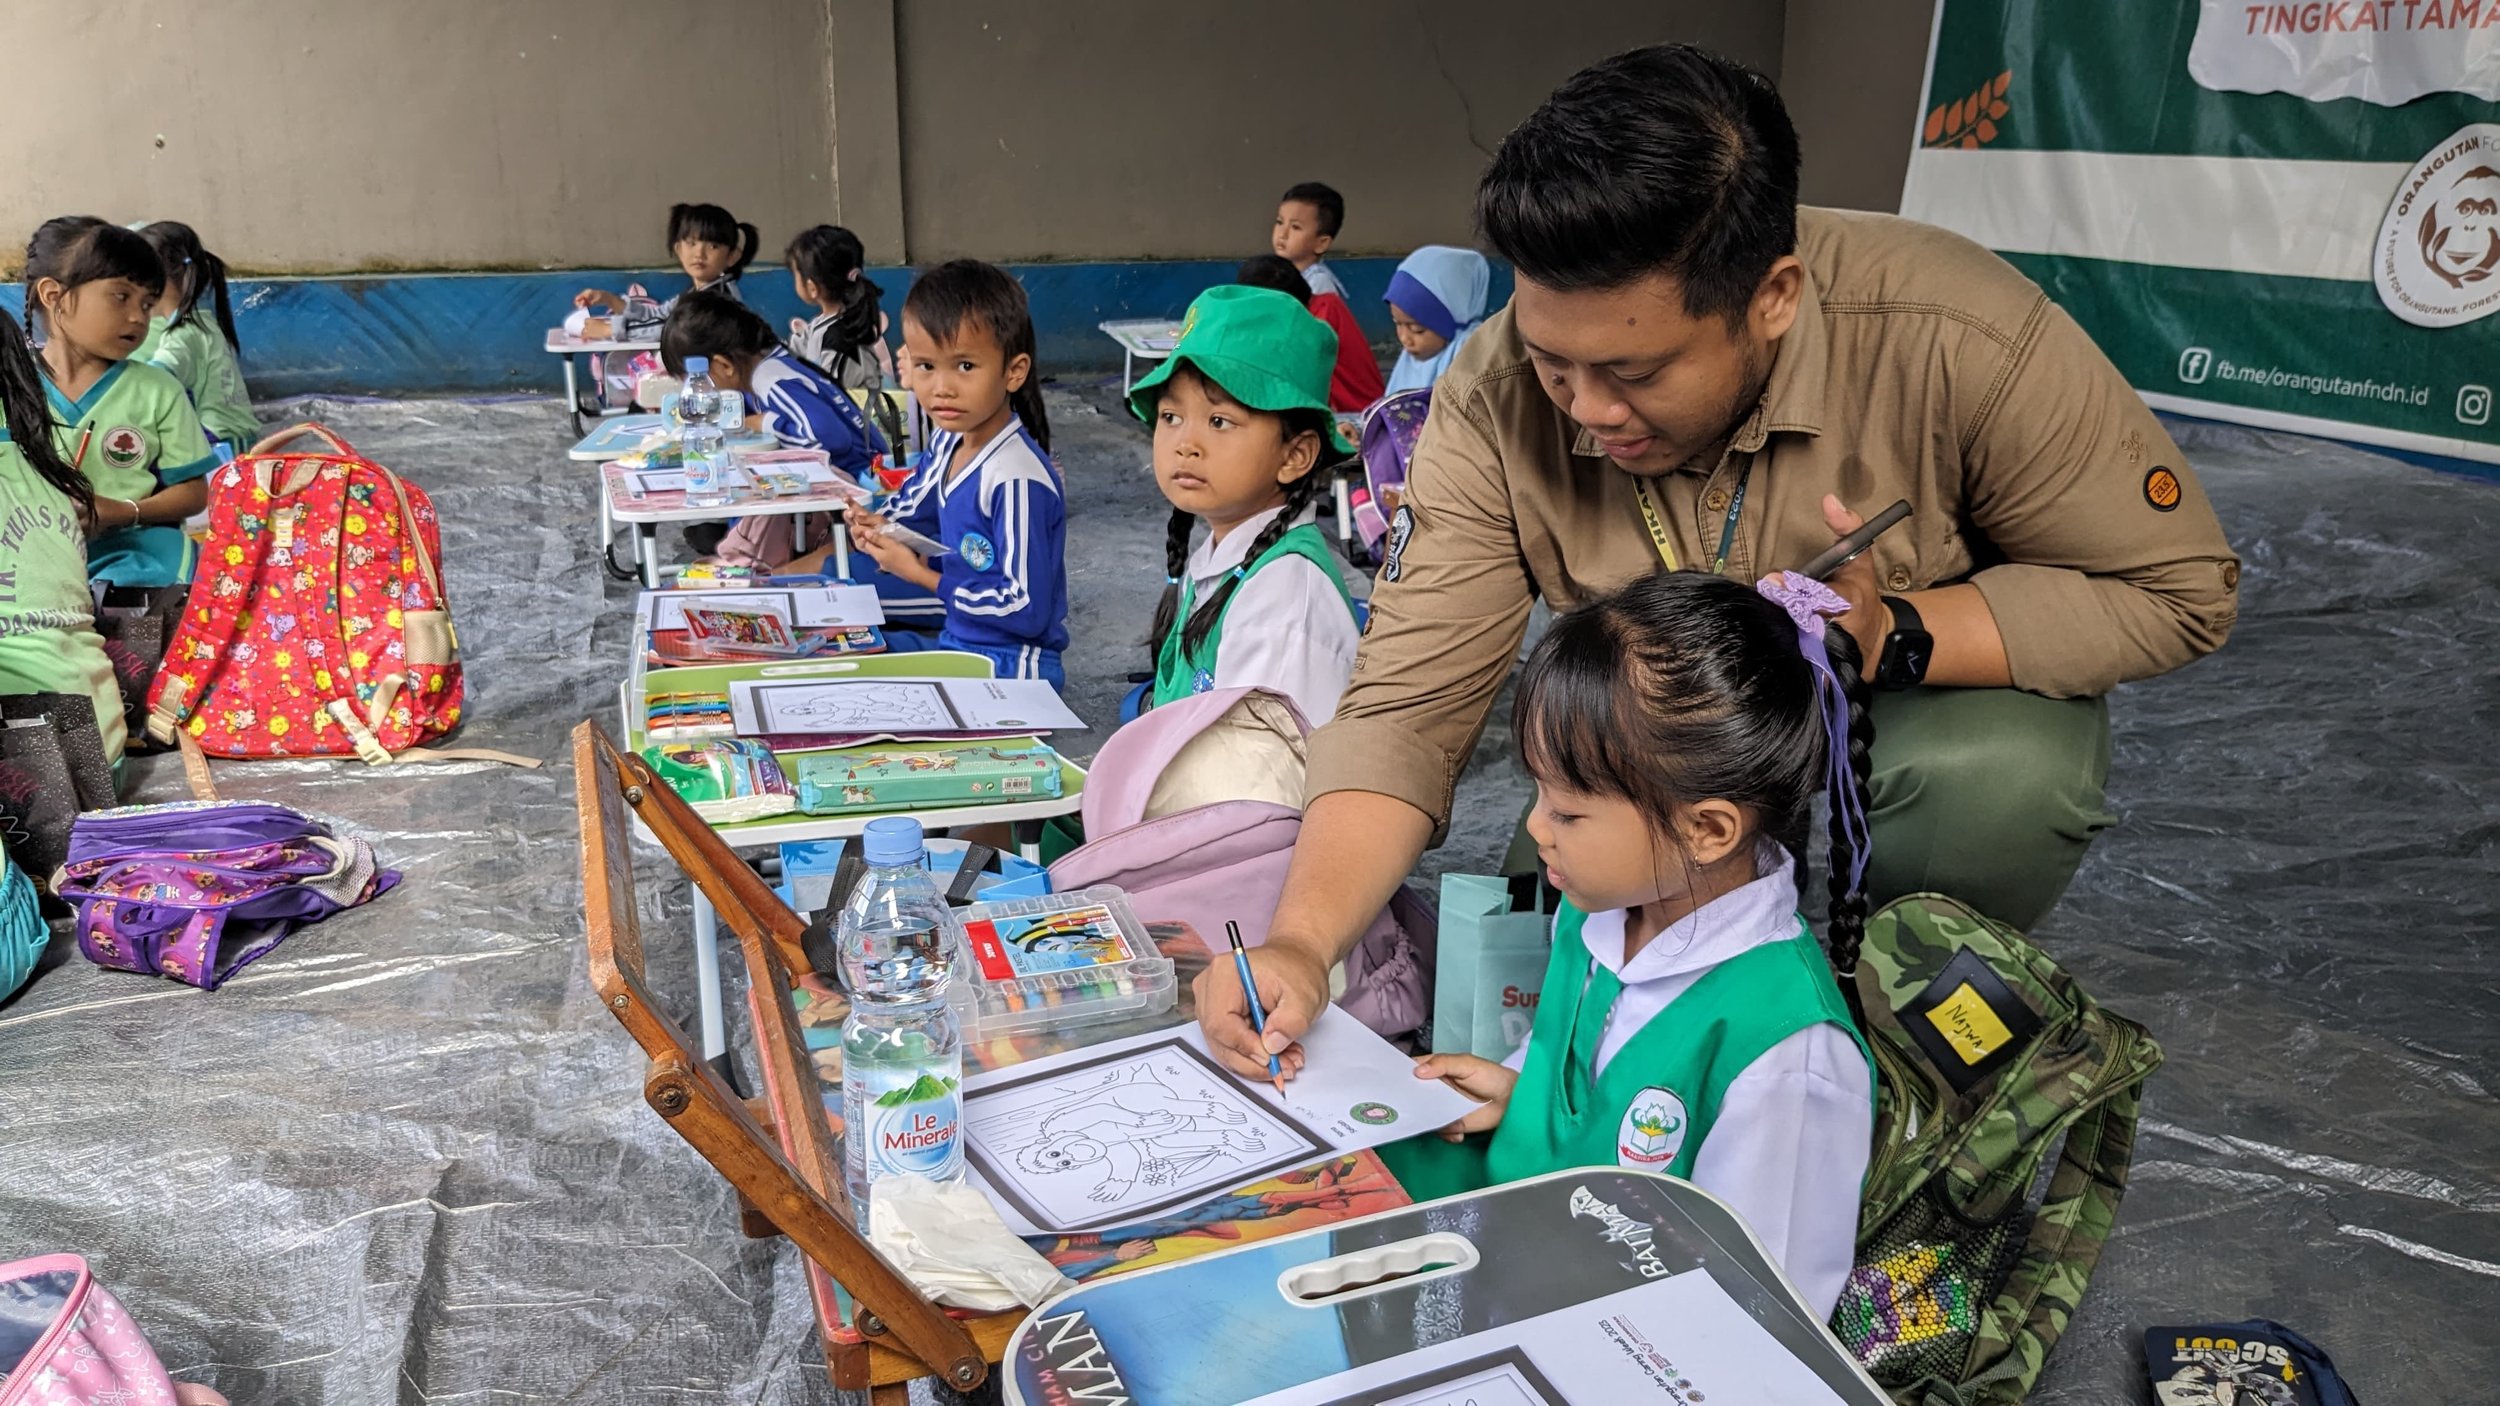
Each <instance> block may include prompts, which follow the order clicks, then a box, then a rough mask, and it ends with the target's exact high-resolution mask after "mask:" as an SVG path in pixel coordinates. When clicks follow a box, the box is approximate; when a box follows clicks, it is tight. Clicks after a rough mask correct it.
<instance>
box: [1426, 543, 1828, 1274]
mask: <svg viewBox="0 0 2500 1406" xmlns="http://www.w3.org/2000/svg"><path fill="white" fill-rule="evenodd" d="M1845 609H1847V606H1846V605H1845V603H1843V602H1842V600H1841V599H1840V597H1839V596H1837V595H1835V594H1833V593H1832V591H1831V590H1830V588H1828V587H1826V586H1824V585H1822V584H1821V583H1820V582H1817V581H1814V580H1812V579H1810V578H1807V577H1803V576H1797V575H1794V574H1793V573H1783V574H1782V575H1781V576H1778V577H1773V578H1770V579H1768V580H1766V581H1764V582H1763V583H1762V585H1761V586H1760V587H1759V588H1752V587H1747V586H1744V585H1742V584H1740V583H1738V582H1734V581H1729V580H1727V579H1725V578H1722V577H1718V576H1712V575H1707V574H1704V573H1699V572H1675V573H1668V574H1664V575H1659V576H1652V577H1649V578H1647V579H1644V580H1641V581H1638V582H1635V583H1634V584H1632V585H1631V586H1628V587H1626V588H1624V590H1622V591H1621V592H1620V593H1618V594H1616V595H1613V596H1610V597H1606V598H1604V599H1601V600H1598V601H1595V602H1593V603H1591V604H1589V605H1587V606H1584V607H1582V608H1581V609H1579V610H1576V611H1573V612H1572V613H1571V614H1569V615H1567V616H1565V617H1563V618H1562V619H1561V620H1560V621H1558V622H1556V624H1555V626H1554V628H1553V630H1552V631H1551V632H1549V633H1548V634H1547V635H1546V636H1545V638H1544V639H1543V640H1542V641H1540V642H1539V643H1538V645H1537V648H1536V651H1535V653H1534V654H1533V655H1532V656H1531V657H1530V658H1529V661H1528V665H1527V668H1526V670H1525V671H1524V672H1523V673H1522V674H1521V676H1520V682H1519V701H1518V705H1517V716H1516V727H1517V730H1518V735H1519V745H1520V752H1521V755H1522V757H1523V758H1524V759H1525V761H1526V763H1527V767H1528V770H1529V772H1530V773H1531V774H1532V775H1534V776H1535V778H1536V783H1537V803H1536V808H1535V810H1534V811H1533V812H1532V813H1531V814H1530V816H1529V819H1528V831H1529V833H1530V834H1531V835H1532V836H1534V837H1535V839H1536V842H1537V851H1538V857H1539V859H1540V860H1542V861H1543V863H1544V864H1545V866H1546V870H1547V877H1548V879H1549V880H1550V882H1551V883H1552V884H1553V886H1554V887H1555V888H1556V889H1558V890H1560V891H1561V893H1562V895H1563V897H1564V898H1565V900H1566V902H1565V904H1564V905H1563V908H1562V910H1561V912H1560V914H1559V916H1558V917H1557V918H1556V920H1555V924H1554V955H1553V960H1552V963H1551V965H1550V966H1549V967H1548V968H1547V971H1546V977H1545V987H1544V990H1543V993H1542V995H1541V996H1540V998H1539V1000H1538V1003H1537V1013H1536V1024H1535V1026H1534V1027H1533V1029H1532V1030H1531V1032H1530V1034H1529V1036H1528V1040H1527V1043H1526V1044H1525V1045H1523V1046H1522V1047H1521V1048H1520V1050H1519V1051H1518V1052H1517V1053H1515V1054H1514V1055H1512V1057H1511V1058H1510V1059H1509V1060H1508V1061H1506V1062H1504V1063H1502V1064H1496V1063H1493V1062H1492V1061H1490V1060H1485V1059H1479V1058H1476V1057H1474V1056H1471V1055H1430V1056H1426V1057H1425V1058H1423V1059H1421V1060H1418V1061H1417V1062H1416V1066H1415V1072H1416V1074H1417V1076H1418V1077H1421V1078H1435V1079H1447V1080H1449V1081H1450V1082H1451V1083H1453V1084H1455V1085H1457V1086H1458V1087H1459V1088H1460V1089H1462V1090H1464V1091H1466V1092H1467V1093H1469V1094H1471V1095H1473V1096H1475V1097H1476V1098H1479V1099H1482V1100H1484V1106H1483V1107H1481V1108H1479V1109H1477V1110H1476V1111H1475V1112H1474V1113H1471V1114H1469V1115H1468V1116H1467V1117H1466V1118H1465V1119H1463V1120H1462V1121H1460V1122H1459V1123H1457V1124H1455V1125H1453V1126H1452V1127H1451V1128H1449V1129H1446V1130H1444V1132H1443V1133H1442V1138H1443V1139H1445V1140H1446V1141H1440V1142H1436V1141H1434V1140H1432V1139H1430V1138H1418V1139H1414V1140H1412V1141H1409V1142H1406V1143H1401V1144H1396V1145H1395V1146H1393V1147H1392V1148H1391V1149H1390V1150H1389V1152H1388V1160H1389V1163H1390V1169H1391V1170H1392V1171H1394V1172H1395V1173H1396V1174H1397V1176H1398V1179H1399V1181H1400V1182H1401V1183H1402V1184H1404V1185H1405V1187H1406V1189H1407V1190H1408V1191H1409V1192H1410V1193H1411V1194H1413V1195H1414V1196H1415V1197H1416V1199H1418V1200H1422V1199H1424V1198H1426V1197H1429V1196H1438V1195H1446V1194H1449V1193H1451V1192H1453V1191H1457V1190H1463V1189H1469V1188H1472V1187H1476V1186H1482V1185H1489V1184H1494V1183H1499V1182H1505V1181H1514V1180H1517V1179H1519V1178H1521V1177H1527V1176H1534V1175H1537V1174H1539V1173H1543V1172H1551V1171H1559V1170H1562V1169H1565V1168H1569V1167H1577V1166H1590V1165H1621V1166H1625V1167H1633V1168H1638V1169H1642V1170H1647V1171H1655V1172H1664V1173H1667V1174H1670V1175H1673V1176H1679V1177H1684V1178H1686V1179H1688V1180H1690V1181H1692V1182H1693V1183H1694V1184H1696V1185H1698V1186H1700V1187H1701V1188H1703V1189H1704V1190H1706V1191H1709V1192H1711V1193H1712V1194H1713V1195H1716V1196H1718V1197H1719V1198H1720V1199H1721V1200H1723V1201H1726V1202H1727V1203H1728V1204H1729V1205H1731V1206H1733V1207H1734V1208H1735V1209H1736V1211H1737V1212H1738V1213H1739V1214H1740V1215H1742V1216H1743V1217H1744V1218H1745V1220H1746V1221H1747V1223H1748V1224H1749V1225H1751V1226H1752V1228H1753V1230H1754V1233H1755V1234H1756V1235H1758V1236H1759V1237H1761V1240H1762V1242H1763V1245H1764V1248H1765V1249H1766V1250H1768V1251H1769V1252H1770V1254H1771V1257H1772V1258H1773V1259H1774V1260H1776V1261H1777V1262H1779V1264H1780V1265H1781V1266H1782V1268H1784V1269H1785V1270H1786V1271H1787V1273H1788V1277H1789V1279H1790V1280H1791V1281H1793V1282H1794V1283H1795V1284H1796V1286H1797V1288H1798V1290H1799V1291H1800V1293H1802V1294H1803V1296H1804V1298H1805V1300H1806V1302H1807V1303H1808V1304H1810V1305H1814V1306H1816V1307H1818V1308H1819V1309H1820V1310H1821V1311H1823V1312H1827V1313H1828V1312H1829V1311H1830V1309H1831V1307H1832V1305H1833V1304H1834V1303H1835V1302H1836V1301H1837V1300H1838V1298H1839V1296H1840V1290H1841V1287H1842V1285H1843V1284H1844V1283H1845V1282H1846V1281H1847V1278H1848V1274H1849V1269H1850V1264H1851V1260H1852V1258H1853V1252H1854V1249H1855V1244H1856V1238H1857V1220H1858V1197H1859V1192H1860V1189H1861V1185H1862V1183H1863V1181H1864V1179H1865V1174H1866V1167H1867V1161H1868V1157H1869V1154H1870V1140H1871V1136H1872V1133H1873V1130H1874V1067H1873V1062H1872V1059H1871V1057H1870V1056H1869V1055H1868V1053H1867V1048H1866V1044H1865V1041H1864V1040H1863V1039H1862V1038H1861V1037H1860V1036H1859V1034H1858V1032H1857V1028H1856V1025H1855V1023H1854V1021H1853V1018H1852V1016H1851V1012H1850V1008H1849V1005H1848V1003H1847V1000H1846V999H1845V997H1844V995H1843V992H1842V988H1841V985H1840V984H1839V982H1837V981H1835V979H1834V977H1833V968H1834V967H1835V966H1836V967H1838V968H1839V969H1840V970H1842V971H1844V972H1845V971H1848V970H1851V969H1853V968H1854V967H1855V966H1856V964H1857V952H1858V944H1859V941H1860V939H1861V938H1862V937H1863V936H1864V933H1865V922H1866V895H1865V888H1864V879H1865V873H1866V860H1867V846H1866V824H1865V809H1866V774H1867V748H1868V746H1869V745H1870V743H1871V742H1872V729H1871V728H1870V727H1869V726H1868V724H1867V722H1866V709H1865V706H1864V689H1863V687H1862V686H1861V684H1860V682H1859V679H1858V671H1857V652H1856V648H1855V646H1854V645H1853V644H1851V643H1850V642H1849V637H1848V635H1847V634H1846V633H1845V632H1844V631H1841V630H1836V629H1835V630H1830V631H1828V632H1827V631H1826V630H1825V629H1824V622H1825V620H1826V619H1827V618H1829V617H1831V616H1833V615H1837V614H1839V613H1840V612H1841V611H1843V610H1845ZM1827 792H1828V794H1829V798H1830V801H1831V809H1832V829H1831V841H1832V842H1831V862H1830V870H1831V873H1832V875H1833V879H1832V884H1831V889H1832V900H1831V907H1830V915H1831V922H1830V937H1831V953H1830V958H1829V960H1828V961H1827V960H1826V958H1825V955H1824V952H1823V950H1822V949H1821V948H1820V947H1818V946H1817V945H1816V943H1815V939H1814V935H1813V933H1812V932H1810V931H1809V930H1808V929H1807V927H1806V924H1805V919H1804V918H1802V917H1801V916H1799V914H1798V912H1797V903H1798V899H1799V898H1800V897H1801V894H1800V892H1799V890H1800V886H1801V881H1802V877H1803V875H1802V870H1801V869H1800V867H1799V864H1798V860H1797V856H1798V855H1799V854H1801V853H1802V852H1803V851H1804V849H1805V845H1806V834H1807V827H1808V824H1809V818H1810V816H1811V813H1812V810H1813V805H1814V799H1815V797H1816V796H1817V795H1818V794H1824V793H1827ZM1488 1131H1489V1132H1490V1133H1491V1136H1490V1137H1489V1138H1486V1137H1481V1136H1470V1135H1473V1134H1481V1133H1485V1132H1488Z"/></svg>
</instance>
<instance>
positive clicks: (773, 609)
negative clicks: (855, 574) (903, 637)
mask: <svg viewBox="0 0 2500 1406" xmlns="http://www.w3.org/2000/svg"><path fill="white" fill-rule="evenodd" d="M689 605H700V606H705V607H709V608H714V609H733V610H760V611H764V612H766V613H768V614H773V615H778V616H780V617H781V618H782V619H783V620H785V621H787V622H788V623H789V625H790V627H791V628H792V629H794V630H827V629H863V628H868V627H872V626H878V625H883V624H884V623H885V607H884V606H883V605H881V604H879V603H878V601H877V588H876V587H874V586H780V587H774V588H771V589H769V590H723V589H708V588H707V589H697V590H690V591H645V592H643V593H642V608H641V609H640V611H638V613H640V614H643V615H645V616H646V617H647V618H646V619H645V620H644V621H643V622H642V625H641V628H642V629H644V630H646V631H648V630H682V629H684V628H686V607H687V606H689Z"/></svg>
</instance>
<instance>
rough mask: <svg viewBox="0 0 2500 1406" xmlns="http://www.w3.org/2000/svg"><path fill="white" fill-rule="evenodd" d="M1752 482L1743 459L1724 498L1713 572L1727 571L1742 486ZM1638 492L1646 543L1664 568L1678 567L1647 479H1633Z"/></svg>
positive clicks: (1741, 510)
mask: <svg viewBox="0 0 2500 1406" xmlns="http://www.w3.org/2000/svg"><path fill="white" fill-rule="evenodd" d="M1752 482H1753V461H1752V460H1750V459H1749V460H1747V461H1746V462H1745V467H1744V471H1743V472H1741V473H1739V474H1738V475H1737V476H1736V491H1735V493H1733V494H1731V495H1729V497H1728V500H1727V521H1726V522H1724V523H1722V524H1720V526H1719V551H1718V554H1717V555H1716V556H1714V557H1713V558H1712V559H1711V562H1710V570H1711V573H1712V574H1713V575H1716V574H1718V573H1720V572H1723V571H1725V570H1727V554H1728V552H1729V550H1730V549H1731V548H1733V547H1734V546H1735V545H1736V522H1737V519H1739V518H1741V517H1743V516H1744V515H1745V489H1746V487H1747V486H1749V485H1750V484H1752ZM1635 484H1636V486H1637V487H1638V488H1639V490H1640V495H1641V523H1642V525H1643V526H1645V527H1647V528H1648V529H1649V544H1650V545H1651V546H1653V547H1656V548H1657V549H1658V559H1659V560H1660V561H1662V562H1665V563H1666V564H1667V570H1669V571H1675V570H1679V569H1681V568H1680V567H1679V566H1678V564H1677V562H1676V559H1675V544H1674V543H1673V542H1670V541H1669V540H1668V539H1667V525H1666V523H1665V522H1664V521H1662V520H1660V518H1659V516H1658V504H1657V502H1656V501H1655V500H1654V499H1652V498H1651V497H1650V494H1649V480H1648V479H1645V478H1644V479H1637V480H1635Z"/></svg>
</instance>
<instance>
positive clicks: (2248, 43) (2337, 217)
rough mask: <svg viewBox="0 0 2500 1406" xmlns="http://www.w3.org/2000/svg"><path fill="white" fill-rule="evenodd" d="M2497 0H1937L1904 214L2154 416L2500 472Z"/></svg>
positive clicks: (2499, 37) (2499, 72)
mask: <svg viewBox="0 0 2500 1406" xmlns="http://www.w3.org/2000/svg"><path fill="white" fill-rule="evenodd" d="M2495 84H2500V0H2337V3H2324V2H2323V0H2311V2H2309V3H2298V4H2269V3H2249V0H2201V3H2183V2H2182V0H2099V2H2098V3H2094V4H2090V5H2082V4H2075V3H2071V0H2067V2H2066V3H2057V0H1941V3H1940V5H1939V8H1938V13H1937V16H1936V28H1935V36H1934V40H1933V42H1932V44H1931V46H1930V49H1929V55H1928V76H1927V84H1926V102H1925V104H1924V106H1923V109H1922V120H1921V122H1920V128H1919V132H1918V134H1917V149H1916V150H1915V151H1914V152H1913V154H1912V157H1911V162H1910V173H1909V179H1908V182H1907V185H1906V187H1905V190H1904V192H1903V201H1902V213H1903V214H1905V215H1908V216H1910V217H1911V218H1913V219H1919V220H1925V221H1927V222H1929V223H1932V224H1937V225H1942V226H1944V227H1946V228H1948V229H1952V230H1956V231H1959V232H1960V233H1963V234H1965V235H1968V236H1969V237H1971V238H1972V239H1975V240H1977V241H1978V242H1980V243H1981V244H1984V245H1986V246H1988V247H1989V248H1991V249H1995V250H1997V251H1998V252H2000V253H2002V254H2004V255H2005V256H2006V257H2007V258H2009V259H2011V260H2012V261H2013V262H2014V263H2015V264H2016V265H2017V266H2018V267H2020V268H2021V269H2022V270H2023V271H2024V272H2025V273H2027V274H2029V275H2030V276H2031V277H2032V278H2033V279H2035V280H2037V281H2038V282H2039V283H2040V285H2041V286H2042V287H2043V288H2045V289H2046V290H2048V292H2049V294H2050V296H2052V297H2054V298H2055V299H2056V300H2057V301H2058V302H2059V303H2060V304H2061V305H2062V306H2064V307H2065V308H2066V309H2067V311H2069V312H2070V313H2072V314H2073V315H2074V317H2075V318H2076V320H2077V321H2079V322H2081V323H2082V324H2083V325H2084V327H2085V328H2086V329H2088V330H2089V331H2090V332H2091V333H2092V335H2093V336H2094V337H2095V338H2096V339H2097V340H2098V341H2099V342H2100V344H2101V346H2102V348H2103V349H2104V350H2105V351H2106V352H2108V354H2109V356H2110V359H2111V360H2112V361H2114V362H2115V363H2117V365H2118V367H2119V369H2120V370H2121V371H2123V372H2124V373H2125V374H2126V376H2127V378H2128V380H2129V381H2130V382H2131V383H2132V384H2133V385H2134V386H2135V387H2136V388H2137V389H2138V390H2139V391H2141V392H2143V393H2144V396H2145V398H2146V399H2147V400H2148V401H2150V402H2152V403H2153V404H2155V405H2157V406H2160V407H2162V408H2164V409H2175V410H2179V411H2183V412H2185V413H2189V414H2199V415H2209V416H2212V417H2214V418H2218V419H2225V420H2235V421H2240V422H2243V423H2249V424H2257V425H2264V426H2270V427H2276V428H2285V429H2295V430H2301V431H2304V432H2308V433H2316V434H2325V435H2332V436H2335V437H2338V438H2344V439H2351V440H2357V441H2361V442H2364V443H2374V444H2382V445H2386V446H2389V447H2394V448H2403V449H2411V450H2417V451H2423V452H2429V453H2435V454H2447V455H2454V456H2457V457H2461V458H2468V459H2476V460H2482V461H2485V462H2492V463H2500V420H2495V416H2494V406H2493V404H2492V401H2493V395H2494V391H2493V388H2494V386H2495V385H2500V316H2494V314H2500V104H2496V103H2495V102H2494V101H2493V100H2492V97H2491V96H2489V94H2490V93H2492V92H2493V91H2500V89H2495Z"/></svg>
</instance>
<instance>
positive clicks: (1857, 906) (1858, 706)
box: [1824, 628, 1875, 987]
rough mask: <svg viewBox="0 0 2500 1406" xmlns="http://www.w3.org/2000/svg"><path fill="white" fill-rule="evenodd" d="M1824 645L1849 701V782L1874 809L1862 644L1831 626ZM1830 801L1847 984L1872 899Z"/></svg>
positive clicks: (1839, 958)
mask: <svg viewBox="0 0 2500 1406" xmlns="http://www.w3.org/2000/svg"><path fill="white" fill-rule="evenodd" d="M1824 641H1825V649H1826V651H1827V652H1828V653H1829V654H1830V656H1831V661H1832V676H1833V677H1834V678H1836V679H1838V680H1839V681H1840V691H1841V694H1842V696H1843V697H1845V698H1847V699H1848V701H1849V758H1848V761H1849V787H1850V789H1851V790H1852V791H1854V792H1855V793H1856V800H1857V806H1858V813H1859V814H1860V815H1864V814H1866V813H1868V811H1869V810H1870V809H1871V808H1872V807H1870V806H1869V804H1868V801H1867V785H1866V783H1867V776H1868V775H1869V773H1870V772H1871V771H1872V769H1873V767H1872V756H1873V753H1874V748H1875V720H1874V717H1873V716H1872V714H1870V713H1869V711H1868V709H1867V706H1866V705H1867V688H1866V680H1865V678H1864V677H1863V676H1862V675H1861V674H1860V673H1859V672H1858V643H1857V640H1856V638H1855V637H1854V636H1852V635H1850V634H1849V632H1848V631H1846V630H1841V629H1837V628H1835V629H1831V630H1827V631H1826V632H1825V634H1824ZM1831 799H1832V802H1833V804H1832V806H1831V812H1832V815H1831V837H1832V851H1831V861H1830V866H1829V867H1830V869H1831V873H1830V875H1829V877H1828V882H1829V884H1830V887H1831V895H1832V904H1831V909H1830V914H1831V923H1830V926H1831V956H1832V969H1833V970H1834V971H1836V972H1838V973H1840V975H1841V977H1842V979H1843V985H1844V987H1845V986H1846V984H1847V978H1848V977H1849V976H1850V975H1851V974H1852V973H1854V972H1856V971H1857V969H1858V948H1859V946H1860V945H1861V944H1863V943H1864V942H1865V941H1866V915H1867V898H1866V888H1865V885H1864V883H1863V882H1861V883H1860V884H1859V885H1858V886H1856V887H1855V888H1852V887H1851V886H1850V883H1849V877H1848V876H1849V869H1850V867H1851V862H1852V860H1853V859H1854V860H1861V861H1862V860H1864V859H1865V858H1866V856H1865V855H1862V854H1856V853H1855V852H1854V851H1855V844H1856V842H1855V841H1853V840H1852V839H1851V838H1850V836H1849V833H1848V830H1847V828H1846V827H1845V826H1844V825H1843V824H1842V823H1841V814H1840V805H1839V800H1840V798H1839V797H1837V796H1834V797H1832V798H1831Z"/></svg>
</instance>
